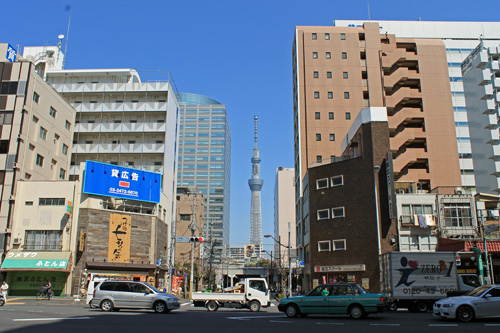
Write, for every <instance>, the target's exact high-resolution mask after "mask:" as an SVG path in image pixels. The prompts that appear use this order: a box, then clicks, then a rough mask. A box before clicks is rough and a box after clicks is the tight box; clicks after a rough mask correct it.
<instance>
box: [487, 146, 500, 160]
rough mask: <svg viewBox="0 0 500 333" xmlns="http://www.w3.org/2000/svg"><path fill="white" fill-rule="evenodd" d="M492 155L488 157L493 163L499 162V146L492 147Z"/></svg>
mask: <svg viewBox="0 0 500 333" xmlns="http://www.w3.org/2000/svg"><path fill="white" fill-rule="evenodd" d="M492 148H493V149H492V153H491V156H490V157H489V158H490V159H492V160H493V161H500V146H492Z"/></svg>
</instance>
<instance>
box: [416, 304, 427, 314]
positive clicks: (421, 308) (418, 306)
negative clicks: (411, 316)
mask: <svg viewBox="0 0 500 333" xmlns="http://www.w3.org/2000/svg"><path fill="white" fill-rule="evenodd" d="M415 310H417V312H427V310H429V306H428V305H427V303H426V302H424V301H418V302H417V304H415Z"/></svg>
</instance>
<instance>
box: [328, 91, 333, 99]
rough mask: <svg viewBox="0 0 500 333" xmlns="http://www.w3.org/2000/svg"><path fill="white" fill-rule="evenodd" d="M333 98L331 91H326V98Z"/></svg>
mask: <svg viewBox="0 0 500 333" xmlns="http://www.w3.org/2000/svg"><path fill="white" fill-rule="evenodd" d="M332 98H333V91H329V92H328V99H332Z"/></svg>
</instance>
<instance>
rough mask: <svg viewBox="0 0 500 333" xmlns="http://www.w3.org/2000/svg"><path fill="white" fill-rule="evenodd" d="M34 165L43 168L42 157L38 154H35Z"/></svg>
mask: <svg viewBox="0 0 500 333" xmlns="http://www.w3.org/2000/svg"><path fill="white" fill-rule="evenodd" d="M35 163H36V165H38V166H39V167H43V156H42V155H40V154H37V155H36V162H35Z"/></svg>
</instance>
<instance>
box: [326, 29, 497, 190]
mask: <svg viewBox="0 0 500 333" xmlns="http://www.w3.org/2000/svg"><path fill="white" fill-rule="evenodd" d="M364 22H365V21H362V20H335V21H334V26H339V27H347V26H362V25H363V23H364ZM377 22H378V24H379V26H380V32H381V33H388V34H395V35H396V37H399V38H439V39H442V40H443V42H444V44H445V47H446V55H447V59H448V71H449V75H450V87H451V93H452V104H453V110H454V117H455V130H456V135H457V144H458V153H459V159H460V171H461V179H462V186H464V187H466V188H467V189H469V190H470V191H472V192H473V191H475V185H476V182H475V180H474V169H475V163H476V160H474V161H473V157H472V154H473V150H472V148H471V136H470V134H469V133H470V128H469V121H468V119H469V118H468V116H467V110H466V105H465V96H464V86H463V82H462V72H461V69H460V66H461V63H462V61H464V60H465V58H467V56H468V55H469V54H470V53H471V52H472V51H473V50H474V49H475V48H476V46H477V44H478V42H479V39H480V38H482V39H483V42H484V45H485V46H486V47H490V46H498V43H499V42H500V22H430V21H429V22H425V21H377Z"/></svg>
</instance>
